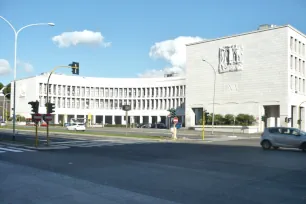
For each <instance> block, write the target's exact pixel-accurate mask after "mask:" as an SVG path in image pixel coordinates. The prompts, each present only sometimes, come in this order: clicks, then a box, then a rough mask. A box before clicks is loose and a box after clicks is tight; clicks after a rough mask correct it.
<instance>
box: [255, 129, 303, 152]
mask: <svg viewBox="0 0 306 204" xmlns="http://www.w3.org/2000/svg"><path fill="white" fill-rule="evenodd" d="M260 145H261V146H262V148H263V149H265V150H266V149H271V148H274V149H278V148H280V147H284V148H297V149H301V150H303V151H304V152H306V132H304V131H302V130H300V129H297V128H286V127H269V128H265V130H264V132H263V133H262V135H261V140H260Z"/></svg>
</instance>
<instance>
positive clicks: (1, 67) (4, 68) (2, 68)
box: [0, 59, 11, 76]
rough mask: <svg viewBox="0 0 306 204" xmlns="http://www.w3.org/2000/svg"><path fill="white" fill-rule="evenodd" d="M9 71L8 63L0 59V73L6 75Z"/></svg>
mask: <svg viewBox="0 0 306 204" xmlns="http://www.w3.org/2000/svg"><path fill="white" fill-rule="evenodd" d="M10 72H11V67H10V63H9V62H8V61H7V60H5V59H0V75H1V76H2V75H7V74H9V73H10Z"/></svg>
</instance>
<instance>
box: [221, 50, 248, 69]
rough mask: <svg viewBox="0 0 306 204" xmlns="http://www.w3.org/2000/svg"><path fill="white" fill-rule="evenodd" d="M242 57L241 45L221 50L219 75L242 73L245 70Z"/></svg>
mask: <svg viewBox="0 0 306 204" xmlns="http://www.w3.org/2000/svg"><path fill="white" fill-rule="evenodd" d="M242 55H243V47H242V46H241V45H231V46H224V47H222V48H219V68H218V70H219V73H225V72H235V71H241V70H242V69H243V61H242V60H243V59H242Z"/></svg>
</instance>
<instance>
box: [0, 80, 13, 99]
mask: <svg viewBox="0 0 306 204" xmlns="http://www.w3.org/2000/svg"><path fill="white" fill-rule="evenodd" d="M0 87H1V84H0ZM5 87H6V88H5V89H4V90H3V94H7V95H6V98H7V99H10V98H11V83H9V84H8V85H6V86H5Z"/></svg>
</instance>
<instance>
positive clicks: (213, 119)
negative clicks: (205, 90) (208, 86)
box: [202, 59, 217, 135]
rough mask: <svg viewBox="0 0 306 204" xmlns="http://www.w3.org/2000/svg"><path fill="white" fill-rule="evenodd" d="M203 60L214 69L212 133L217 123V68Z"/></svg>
mask: <svg viewBox="0 0 306 204" xmlns="http://www.w3.org/2000/svg"><path fill="white" fill-rule="evenodd" d="M202 61H203V62H206V63H207V64H208V65H209V66H211V68H212V69H213V70H214V94H213V115H212V121H211V124H212V130H211V134H212V135H213V134H214V123H215V95H216V75H217V73H216V69H215V68H214V67H213V66H212V65H211V64H210V63H209V62H207V61H206V60H205V59H202Z"/></svg>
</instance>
